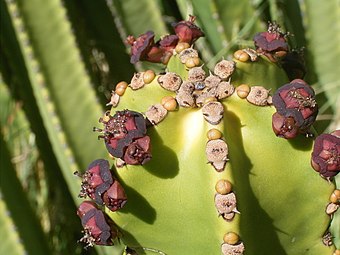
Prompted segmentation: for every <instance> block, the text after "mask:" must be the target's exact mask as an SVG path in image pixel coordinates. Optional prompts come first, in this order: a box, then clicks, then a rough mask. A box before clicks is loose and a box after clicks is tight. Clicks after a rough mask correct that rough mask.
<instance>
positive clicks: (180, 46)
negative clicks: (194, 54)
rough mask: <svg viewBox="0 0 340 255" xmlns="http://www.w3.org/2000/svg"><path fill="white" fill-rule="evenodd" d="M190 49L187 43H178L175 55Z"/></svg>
mask: <svg viewBox="0 0 340 255" xmlns="http://www.w3.org/2000/svg"><path fill="white" fill-rule="evenodd" d="M189 47H190V44H189V43H187V42H179V43H178V44H177V45H176V47H175V51H176V52H177V53H181V52H182V51H183V50H185V49H188V48H189Z"/></svg>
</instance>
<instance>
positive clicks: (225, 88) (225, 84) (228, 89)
mask: <svg viewBox="0 0 340 255" xmlns="http://www.w3.org/2000/svg"><path fill="white" fill-rule="evenodd" d="M234 91H235V88H234V86H233V85H232V84H231V83H230V82H229V81H222V82H220V84H218V86H217V88H216V97H217V98H218V99H224V98H227V97H230V96H231V95H232V94H233V93H234Z"/></svg>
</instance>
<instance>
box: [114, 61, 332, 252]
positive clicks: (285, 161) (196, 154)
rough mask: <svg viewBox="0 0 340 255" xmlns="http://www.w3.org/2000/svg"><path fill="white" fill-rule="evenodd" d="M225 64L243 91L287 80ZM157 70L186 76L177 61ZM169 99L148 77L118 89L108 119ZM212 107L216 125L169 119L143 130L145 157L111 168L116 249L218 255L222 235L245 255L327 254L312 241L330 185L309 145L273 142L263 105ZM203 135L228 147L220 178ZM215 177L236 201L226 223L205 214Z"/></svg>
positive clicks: (181, 115) (272, 71)
mask: <svg viewBox="0 0 340 255" xmlns="http://www.w3.org/2000/svg"><path fill="white" fill-rule="evenodd" d="M234 61H235V63H236V70H235V71H234V73H233V75H232V76H231V84H233V85H234V86H235V87H237V86H238V85H239V84H248V85H250V86H263V87H265V88H267V89H271V90H272V91H274V90H275V89H276V88H278V87H280V86H281V85H283V84H285V83H287V82H288V80H287V78H286V76H285V74H284V72H283V71H282V69H280V68H279V67H278V65H276V64H273V63H271V62H269V61H268V60H267V59H265V58H264V57H260V58H259V59H258V61H256V62H250V61H249V62H246V63H243V62H240V61H237V60H235V59H234ZM166 70H167V71H168V72H175V73H177V74H179V75H180V76H181V77H182V79H183V80H186V79H187V72H188V68H186V66H185V65H184V64H182V63H181V62H180V60H179V57H178V55H175V56H173V57H172V58H171V60H170V61H169V63H168V65H167V69H166ZM169 95H170V96H174V97H175V96H176V94H175V92H171V91H167V90H165V89H163V88H162V87H161V86H160V85H159V84H158V81H157V77H156V78H155V79H154V80H153V81H152V82H151V83H150V84H146V85H145V86H144V87H143V88H141V89H138V90H132V89H131V88H130V87H128V88H127V89H126V91H125V93H124V95H123V96H122V97H120V101H119V103H118V105H117V106H116V107H113V108H112V110H111V113H112V114H114V113H115V112H116V111H119V110H124V109H129V110H132V111H137V112H141V113H145V112H146V111H147V110H148V108H149V107H150V106H151V105H154V104H158V103H160V102H161V99H162V98H163V97H164V96H169ZM220 102H222V104H223V108H224V113H223V119H222V121H221V122H220V123H219V124H218V125H212V124H210V123H208V122H206V121H205V120H204V117H203V115H202V108H198V107H196V108H183V107H179V108H178V109H177V110H175V111H169V112H168V113H167V115H166V117H165V119H164V120H162V121H161V122H160V123H158V124H157V125H154V126H152V127H150V128H148V131H147V134H148V135H149V136H150V137H151V145H152V159H151V160H150V161H149V162H147V163H146V164H145V165H137V166H135V165H125V166H123V167H120V168H117V169H116V170H115V174H116V175H117V177H118V179H119V180H120V182H121V183H122V185H123V186H124V188H125V191H126V194H127V197H128V202H127V204H126V205H125V207H124V208H122V209H121V210H119V211H118V212H114V213H112V212H108V213H109V216H110V217H111V218H112V219H113V220H114V221H115V222H116V224H117V225H118V226H119V227H120V228H121V231H122V238H121V239H122V241H123V242H124V243H125V244H126V245H127V246H128V247H129V248H131V249H134V250H135V251H137V252H138V254H157V253H158V254H169V255H179V254H222V250H221V245H222V244H223V242H224V241H223V236H224V234H225V233H227V232H231V231H232V232H235V233H237V234H238V235H239V237H240V240H241V241H242V242H243V244H244V246H245V251H244V254H245V255H258V254H262V255H267V254H268V255H269V254H282V255H283V254H288V255H299V254H309V255H320V254H321V255H326V254H332V253H333V251H334V250H335V247H334V246H333V245H330V246H326V245H325V244H323V241H322V238H323V235H324V234H325V232H326V230H327V228H328V225H329V223H330V216H329V215H327V214H326V213H325V208H326V205H327V203H328V202H327V201H328V197H329V195H330V194H331V192H332V190H334V185H333V184H332V183H330V182H327V181H325V180H324V179H322V178H320V176H319V175H318V174H317V173H316V172H315V171H313V169H312V168H311V166H310V156H311V150H312V144H313V139H312V138H309V137H305V136H303V135H299V136H298V137H297V138H295V139H293V140H289V141H288V140H285V139H280V138H277V137H276V136H275V134H274V132H273V131H272V126H271V118H272V115H273V113H274V112H275V108H274V107H273V106H257V105H253V104H251V103H249V102H248V101H247V100H246V99H241V98H240V97H238V95H237V93H236V92H234V93H233V94H232V95H231V96H230V97H228V98H226V99H222V100H220ZM211 128H216V129H218V130H220V131H221V133H222V135H223V136H222V138H221V139H223V140H224V141H225V142H226V143H227V145H228V149H229V153H228V161H227V163H226V167H225V168H224V170H223V171H220V172H218V171H216V170H215V169H214V167H213V166H212V165H211V164H210V163H209V162H208V161H207V156H206V153H205V147H206V144H207V142H208V138H207V132H208V130H210V129H211ZM114 162H115V161H113V162H112V164H114ZM220 179H226V180H229V181H230V182H231V183H232V191H233V192H234V194H235V195H236V199H237V211H238V212H237V213H236V214H235V217H234V218H233V219H232V220H231V221H226V220H224V219H223V217H222V216H220V215H219V213H218V211H217V209H216V207H215V203H214V197H215V195H216V191H215V185H216V182H217V181H218V180H220ZM225 254H229V253H225ZM230 254H231V253H230ZM235 254H238V253H235Z"/></svg>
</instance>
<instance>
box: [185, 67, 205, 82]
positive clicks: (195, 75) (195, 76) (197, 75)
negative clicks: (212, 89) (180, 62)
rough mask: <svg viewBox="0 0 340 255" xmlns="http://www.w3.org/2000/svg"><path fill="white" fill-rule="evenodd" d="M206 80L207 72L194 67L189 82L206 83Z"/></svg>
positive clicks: (190, 72)
mask: <svg viewBox="0 0 340 255" xmlns="http://www.w3.org/2000/svg"><path fill="white" fill-rule="evenodd" d="M204 79H205V71H204V70H203V68H202V67H201V66H200V67H193V68H191V69H190V70H189V72H188V81H190V82H198V81H204Z"/></svg>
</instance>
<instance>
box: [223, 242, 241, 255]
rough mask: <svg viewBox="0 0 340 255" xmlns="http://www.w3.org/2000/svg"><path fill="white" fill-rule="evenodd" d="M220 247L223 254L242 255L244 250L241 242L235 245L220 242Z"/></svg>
mask: <svg viewBox="0 0 340 255" xmlns="http://www.w3.org/2000/svg"><path fill="white" fill-rule="evenodd" d="M221 249H222V254H223V255H243V253H244V251H245V248H244V244H243V242H240V243H238V244H235V245H231V244H227V243H224V244H222V247H221Z"/></svg>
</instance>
